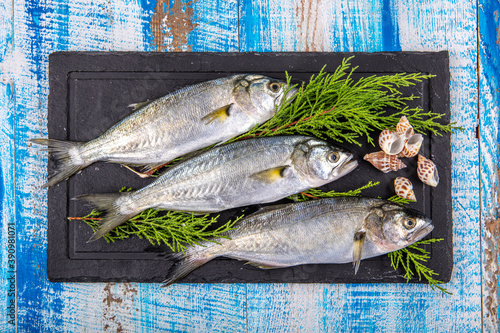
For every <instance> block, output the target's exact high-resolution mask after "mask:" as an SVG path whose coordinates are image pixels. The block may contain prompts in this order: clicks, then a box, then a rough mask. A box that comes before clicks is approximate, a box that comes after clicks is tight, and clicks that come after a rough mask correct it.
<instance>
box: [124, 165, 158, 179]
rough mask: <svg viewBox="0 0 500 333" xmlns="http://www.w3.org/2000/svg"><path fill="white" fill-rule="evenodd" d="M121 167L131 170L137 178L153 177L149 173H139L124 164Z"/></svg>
mask: <svg viewBox="0 0 500 333" xmlns="http://www.w3.org/2000/svg"><path fill="white" fill-rule="evenodd" d="M121 165H122V166H123V167H125V168H127V169H129V170H130V171H132V172H133V173H135V174H136V175H137V176H139V177H141V178H149V177H151V175H150V174H149V173H148V172H139V171H136V170H134V169H133V168H132V167H129V166H128V165H126V164H123V163H122V164H121Z"/></svg>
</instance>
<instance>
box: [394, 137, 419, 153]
mask: <svg viewBox="0 0 500 333" xmlns="http://www.w3.org/2000/svg"><path fill="white" fill-rule="evenodd" d="M423 141H424V137H423V136H422V134H415V135H412V136H411V137H410V138H409V139H408V140H406V142H405V146H404V148H403V150H402V151H401V153H399V155H398V156H399V157H413V156H417V154H418V152H419V150H420V147H421V146H422V142H423Z"/></svg>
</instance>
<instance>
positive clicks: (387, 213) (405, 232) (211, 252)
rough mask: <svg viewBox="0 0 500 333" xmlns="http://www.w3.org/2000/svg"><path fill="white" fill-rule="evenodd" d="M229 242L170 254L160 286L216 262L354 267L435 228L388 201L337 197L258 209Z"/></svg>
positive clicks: (238, 225) (238, 226)
mask: <svg viewBox="0 0 500 333" xmlns="http://www.w3.org/2000/svg"><path fill="white" fill-rule="evenodd" d="M234 228H235V230H232V231H229V232H228V233H227V234H226V236H227V237H229V238H228V239H224V238H218V239H217V243H214V242H209V241H206V242H203V243H201V244H200V245H195V246H192V247H188V248H187V249H186V250H185V252H184V253H175V254H172V255H170V258H171V259H173V260H174V265H173V266H172V268H171V269H170V272H169V273H168V276H167V279H166V280H165V281H164V283H165V286H167V285H169V284H172V283H174V282H175V281H177V280H179V279H181V278H182V277H184V276H186V275H187V274H189V273H190V272H192V271H193V270H194V269H196V268H198V267H200V266H201V265H204V264H205V263H207V262H208V261H210V260H212V259H214V258H217V257H221V256H224V257H229V258H233V259H238V260H245V261H248V263H249V264H252V265H255V266H257V267H260V268H283V267H290V266H296V265H303V264H342V263H349V262H353V263H354V267H355V269H354V270H355V272H354V273H355V274H356V272H357V270H358V267H359V263H360V261H361V260H362V259H365V258H371V257H375V256H379V255H382V254H385V253H388V252H392V251H396V250H399V249H402V248H404V247H406V246H408V245H411V244H413V243H414V242H416V241H419V240H421V239H422V238H424V237H425V236H426V235H428V234H429V233H430V232H431V231H432V229H433V228H434V226H433V225H432V221H431V220H430V219H429V218H427V217H426V216H425V215H423V214H422V213H419V212H417V211H415V210H413V209H410V208H406V207H404V206H402V205H399V204H395V203H393V202H390V201H386V200H381V199H372V198H362V197H338V198H328V199H319V200H313V201H305V202H300V203H292V204H285V205H278V206H270V207H266V208H263V209H262V210H260V211H258V212H257V213H255V214H252V215H249V216H248V217H246V218H244V219H242V220H240V221H238V222H237V223H236V224H235V226H234Z"/></svg>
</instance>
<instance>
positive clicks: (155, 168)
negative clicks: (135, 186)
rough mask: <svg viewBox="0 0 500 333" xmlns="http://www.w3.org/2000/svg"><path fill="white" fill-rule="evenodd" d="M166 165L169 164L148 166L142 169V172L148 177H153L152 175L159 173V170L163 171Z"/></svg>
mask: <svg viewBox="0 0 500 333" xmlns="http://www.w3.org/2000/svg"><path fill="white" fill-rule="evenodd" d="M165 165H167V163H159V164H146V165H145V166H144V167H143V168H142V169H141V172H142V173H143V174H146V175H148V176H149V177H151V175H152V174H153V173H154V172H156V171H158V170H159V169H161V168H162V167H164V166H165Z"/></svg>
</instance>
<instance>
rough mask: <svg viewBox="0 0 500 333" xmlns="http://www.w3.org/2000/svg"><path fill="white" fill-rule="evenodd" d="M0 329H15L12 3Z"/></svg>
mask: <svg viewBox="0 0 500 333" xmlns="http://www.w3.org/2000/svg"><path fill="white" fill-rule="evenodd" d="M0 17H2V18H4V19H2V21H1V23H0V129H1V130H0V219H1V222H0V223H1V225H0V244H2V247H1V249H0V284H1V286H2V287H1V288H0V300H1V303H0V304H1V308H2V309H3V310H2V313H1V315H0V330H1V331H2V332H15V329H16V287H17V283H16V220H15V215H14V209H15V206H14V102H15V97H14V80H13V74H14V69H13V66H12V63H13V60H14V52H13V43H12V42H13V37H14V31H13V25H12V3H1V4H0Z"/></svg>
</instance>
